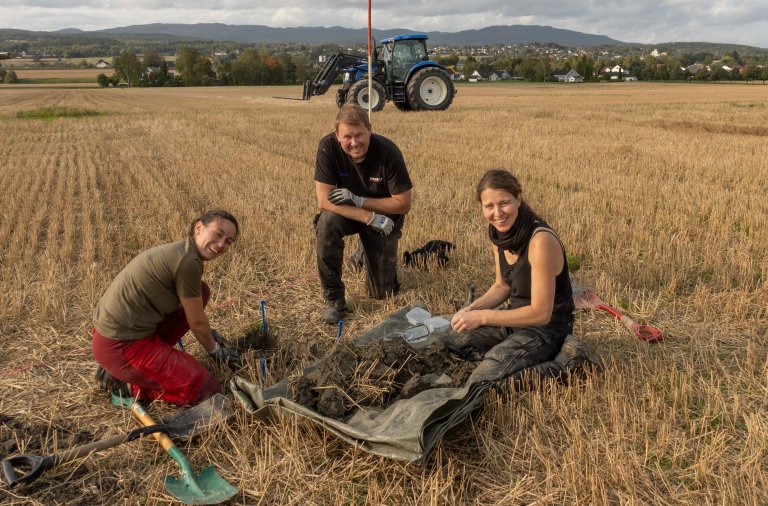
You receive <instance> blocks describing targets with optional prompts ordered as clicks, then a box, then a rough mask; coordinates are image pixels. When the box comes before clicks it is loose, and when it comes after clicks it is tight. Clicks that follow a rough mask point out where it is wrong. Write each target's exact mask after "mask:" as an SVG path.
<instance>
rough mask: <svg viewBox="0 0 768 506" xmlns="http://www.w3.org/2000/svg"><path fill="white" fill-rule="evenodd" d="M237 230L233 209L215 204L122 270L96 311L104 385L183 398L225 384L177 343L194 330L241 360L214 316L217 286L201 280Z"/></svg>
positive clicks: (228, 357)
mask: <svg viewBox="0 0 768 506" xmlns="http://www.w3.org/2000/svg"><path fill="white" fill-rule="evenodd" d="M238 233H239V226H238V223H237V220H236V219H235V217H234V216H232V215H231V214H230V213H228V212H226V211H221V210H213V211H209V212H207V213H205V214H204V215H202V216H200V217H198V218H196V219H195V220H193V221H192V224H191V226H190V231H189V236H188V237H187V238H186V239H184V240H182V241H178V242H174V243H169V244H163V245H160V246H156V247H154V248H151V249H149V250H146V251H144V252H142V253H140V254H139V255H137V256H136V257H135V258H134V259H133V260H131V261H130V262H129V263H128V265H126V266H125V268H124V269H123V270H122V271H121V272H120V273H119V274H118V275H117V276H116V277H115V279H114V280H113V281H112V283H111V284H110V286H109V288H107V290H106V292H105V293H104V295H102V297H101V299H99V301H98V303H97V304H96V308H95V309H94V311H93V329H92V335H93V341H92V350H93V356H94V357H95V358H96V361H97V362H98V363H99V369H98V370H97V377H98V378H99V380H100V381H101V382H102V384H103V385H104V386H119V387H121V388H123V393H128V394H130V395H134V396H136V395H138V396H140V398H142V399H145V400H152V399H162V400H164V401H166V402H169V403H172V404H178V405H182V406H191V405H195V404H198V403H200V402H202V401H203V400H205V399H207V398H209V397H211V396H213V395H214V394H216V393H218V392H220V391H221V385H220V384H219V382H218V380H217V379H216V378H214V377H213V375H212V374H211V373H210V372H209V371H208V370H207V369H206V368H205V367H203V366H202V364H200V362H198V361H197V360H196V359H195V358H194V357H192V355H189V354H188V353H185V352H184V351H182V350H179V349H177V348H175V347H174V346H175V344H176V343H177V342H178V341H179V339H181V337H182V336H183V335H184V334H186V333H187V331H189V330H192V333H193V334H194V335H195V338H196V339H197V340H198V341H199V343H200V345H201V346H202V347H203V348H205V350H206V351H207V352H208V353H209V354H210V355H212V356H213V357H215V358H217V359H219V360H221V361H223V362H226V363H227V364H228V365H229V366H230V367H236V366H237V365H238V363H239V357H238V356H237V352H236V351H235V350H234V349H231V348H228V347H227V346H225V342H224V340H223V339H221V338H220V336H218V333H216V331H212V329H211V326H210V324H209V323H208V318H207V316H206V314H205V305H206V303H207V302H208V299H209V297H210V289H209V288H208V285H207V284H206V283H205V282H203V281H202V275H203V262H206V261H208V260H213V259H214V258H217V257H219V256H221V255H223V254H224V253H226V252H227V251H228V250H229V248H230V246H231V245H232V244H233V243H234V241H235V239H236V238H237V236H238ZM114 380H118V381H117V382H115V381H114ZM120 382H123V383H126V384H129V385H130V386H131V388H130V389H127V388H124V387H127V385H120ZM110 383H112V385H110ZM114 383H117V385H114ZM125 390H129V391H128V392H125Z"/></svg>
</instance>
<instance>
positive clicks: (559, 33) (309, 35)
mask: <svg viewBox="0 0 768 506" xmlns="http://www.w3.org/2000/svg"><path fill="white" fill-rule="evenodd" d="M98 33H101V34H104V35H125V34H133V35H150V34H151V35H159V34H168V35H174V36H177V37H189V38H196V39H209V40H221V41H234V42H241V43H251V44H252V43H268V42H293V43H302V42H303V43H307V44H342V45H346V44H360V43H363V42H365V40H366V37H367V30H366V29H365V28H358V29H356V28H343V27H340V26H332V27H330V28H325V27H317V26H302V27H298V28H273V27H270V26H262V25H225V24H220V23H199V24H193V25H186V24H166V23H153V24H148V25H132V26H123V27H119V28H109V29H106V30H99V31H98ZM404 33H419V31H418V30H411V29H407V28H393V29H387V30H377V29H375V30H373V36H374V37H375V38H376V39H377V40H380V39H382V38H385V37H390V36H392V35H400V34H404ZM429 38H430V42H431V43H432V44H433V45H441V46H470V45H472V46H480V45H484V44H510V45H511V44H526V43H532V42H538V43H554V44H560V45H562V46H572V47H573V46H581V47H596V46H606V45H623V44H626V43H625V42H621V41H618V40H615V39H612V38H610V37H606V36H605V35H590V34H587V33H581V32H575V31H572V30H562V29H560V28H553V27H551V26H538V25H511V26H489V27H486V28H481V29H479V30H464V31H460V32H429Z"/></svg>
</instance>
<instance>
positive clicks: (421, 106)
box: [407, 67, 455, 111]
mask: <svg viewBox="0 0 768 506" xmlns="http://www.w3.org/2000/svg"><path fill="white" fill-rule="evenodd" d="M407 91H408V103H409V104H410V106H411V108H412V109H413V110H414V111H443V110H445V109H448V106H450V105H451V102H453V95H454V93H455V88H454V87H453V81H451V77H450V76H449V75H448V72H446V71H445V70H443V69H440V68H437V67H427V68H424V69H421V70H419V71H418V72H416V73H415V74H414V75H413V77H411V79H410V80H409V81H408V88H407Z"/></svg>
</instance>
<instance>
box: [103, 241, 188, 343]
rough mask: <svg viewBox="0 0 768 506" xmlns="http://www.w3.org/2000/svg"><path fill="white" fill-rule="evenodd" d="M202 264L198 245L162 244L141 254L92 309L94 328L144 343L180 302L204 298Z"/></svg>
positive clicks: (183, 243) (104, 333) (123, 338)
mask: <svg viewBox="0 0 768 506" xmlns="http://www.w3.org/2000/svg"><path fill="white" fill-rule="evenodd" d="M202 276H203V260H202V258H201V257H200V254H199V253H198V251H197V246H195V243H194V240H193V239H192V238H187V239H185V240H183V241H179V242H174V243H170V244H163V245H160V246H156V247H154V248H152V249H148V250H147V251H144V252H142V253H140V254H139V255H137V256H136V257H135V258H134V259H133V260H131V261H130V262H128V265H126V266H125V268H124V269H123V270H122V271H120V274H118V275H117V277H115V279H114V280H113V281H112V284H111V285H109V288H107V291H106V292H104V295H102V296H101V299H99V302H98V303H97V304H96V309H94V310H93V326H94V327H96V330H97V331H98V332H99V334H101V335H102V336H104V337H109V338H112V339H119V340H136V339H143V338H145V337H148V336H150V335H152V333H154V331H155V329H156V328H157V325H158V324H159V323H160V322H161V321H162V320H163V318H165V316H166V315H168V314H170V313H173V312H174V311H176V310H177V309H179V308H180V307H181V301H180V298H181V297H185V298H186V297H200V296H201V295H202V288H201V281H202Z"/></svg>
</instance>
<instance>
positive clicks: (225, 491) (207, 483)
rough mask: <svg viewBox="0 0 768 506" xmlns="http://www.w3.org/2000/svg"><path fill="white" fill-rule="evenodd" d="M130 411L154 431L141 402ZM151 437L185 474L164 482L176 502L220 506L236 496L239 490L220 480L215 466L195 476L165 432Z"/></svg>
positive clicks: (166, 479) (135, 404)
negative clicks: (218, 505)
mask: <svg viewBox="0 0 768 506" xmlns="http://www.w3.org/2000/svg"><path fill="white" fill-rule="evenodd" d="M131 411H133V414H134V415H136V418H138V419H139V420H140V421H141V423H142V424H144V425H145V426H147V427H151V426H152V425H155V422H154V420H152V417H150V416H149V414H147V412H146V411H145V410H144V408H143V407H141V405H140V404H139V403H138V402H135V403H133V405H131ZM152 436H153V437H154V438H155V439H157V440H158V441H159V442H160V445H161V446H162V447H163V449H164V450H165V451H167V452H168V454H169V455H170V456H171V458H172V459H173V460H175V461H176V463H177V464H178V465H179V467H181V471H182V473H181V476H180V477H179V478H174V477H173V476H166V477H165V480H164V481H163V482H164V484H165V489H166V490H168V492H170V493H171V495H173V496H174V497H175V498H176V499H178V500H180V501H181V502H183V503H184V504H218V503H220V502H224V501H226V500H227V499H229V498H231V497H232V496H234V495H235V494H236V493H237V488H235V487H233V486H232V485H230V484H229V483H227V482H226V481H225V480H224V478H222V477H221V476H219V473H217V472H216V469H214V467H213V466H209V467H208V468H206V469H204V470H203V472H201V473H200V474H195V472H194V470H193V469H192V465H191V464H190V463H189V461H188V460H187V458H186V457H185V456H184V454H183V453H182V452H181V450H180V449H179V448H178V447H177V446H176V445H175V444H173V441H171V438H170V437H168V435H167V434H165V433H164V432H153V433H152Z"/></svg>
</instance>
